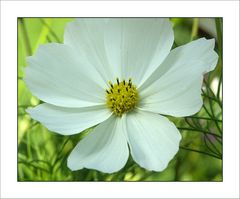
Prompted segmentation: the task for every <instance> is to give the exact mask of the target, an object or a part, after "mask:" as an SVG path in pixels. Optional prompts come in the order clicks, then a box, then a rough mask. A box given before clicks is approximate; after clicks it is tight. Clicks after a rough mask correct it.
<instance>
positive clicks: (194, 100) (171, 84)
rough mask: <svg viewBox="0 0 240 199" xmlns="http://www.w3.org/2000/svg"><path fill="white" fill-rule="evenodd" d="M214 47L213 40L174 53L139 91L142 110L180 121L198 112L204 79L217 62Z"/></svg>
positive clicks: (195, 43)
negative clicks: (171, 116)
mask: <svg viewBox="0 0 240 199" xmlns="http://www.w3.org/2000/svg"><path fill="white" fill-rule="evenodd" d="M214 43H215V42H214V39H211V40H206V39H205V38H202V39H198V40H196V41H193V42H190V43H189V44H187V45H184V46H181V47H178V48H175V49H174V50H172V51H171V52H170V54H169V55H168V57H167V58H166V59H165V61H164V62H163V63H162V64H161V65H160V67H159V68H158V69H157V70H156V72H155V73H154V74H153V75H152V76H151V77H150V78H149V79H148V80H147V81H146V82H145V83H144V85H143V86H142V87H141V88H139V92H140V96H141V99H142V101H141V103H140V104H139V108H140V109H142V110H147V111H152V112H156V113H161V114H167V115H173V116H179V117H182V116H188V115H192V114H194V113H196V112H198V111H199V110H200V108H201V106H202V98H201V86H202V79H203V75H204V74H205V73H207V72H209V71H211V70H213V69H214V68H215V66H216V64H217V60H218V55H217V53H216V52H215V51H214V50H213V49H214Z"/></svg>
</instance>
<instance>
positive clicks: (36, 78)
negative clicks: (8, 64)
mask: <svg viewBox="0 0 240 199" xmlns="http://www.w3.org/2000/svg"><path fill="white" fill-rule="evenodd" d="M173 41H174V36H173V30H172V25H171V23H170V22H169V20H168V19H160V18H158V19H153V18H149V19H147V18H146V19H143V18H137V19H134V18H128V19H117V18H115V19H108V20H106V19H77V20H76V21H74V22H72V23H69V24H68V25H67V27H66V29H65V35H64V44H57V43H50V44H46V45H42V46H40V47H39V49H38V50H37V52H36V54H35V55H34V56H32V57H28V60H27V61H28V64H29V67H27V68H26V70H25V82H26V84H27V86H28V87H29V89H30V90H31V91H32V93H33V94H34V95H35V96H37V97H38V98H39V99H41V100H42V101H44V102H46V103H43V104H40V105H38V106H37V107H35V108H33V109H28V110H27V111H28V113H29V114H30V115H31V117H32V118H34V119H35V120H37V121H40V122H41V123H42V124H43V125H45V126H46V127H47V128H48V129H49V130H51V131H54V132H57V133H59V134H62V135H72V134H76V133H79V132H81V131H83V130H85V129H87V128H89V127H92V126H95V125H97V124H99V125H98V126H97V127H96V128H94V130H93V131H92V132H91V133H89V134H88V135H87V136H86V137H85V138H84V139H83V140H81V141H80V142H79V143H78V145H77V146H76V147H75V148H74V150H73V151H72V152H71V154H70V156H69V157H68V167H69V168H70V169H71V170H78V169H82V168H84V167H85V168H90V169H97V170H100V171H102V172H106V173H112V172H116V171H118V170H120V169H121V168H122V167H123V166H124V165H125V163H126V162H127V160H128V156H129V151H130V153H131V155H132V157H133V159H134V160H135V161H136V162H137V163H138V164H139V165H140V166H141V167H144V168H146V169H148V170H154V171H162V170H163V169H165V168H166V167H167V165H168V163H169V161H170V160H171V159H172V158H173V157H174V155H175V154H176V153H177V151H178V149H179V142H180V139H181V135H180V133H179V131H178V129H177V128H176V127H175V125H174V124H173V123H172V122H170V121H169V120H168V119H167V118H166V117H164V116H162V115H161V114H164V115H171V116H176V117H182V116H188V115H192V114H194V113H196V112H198V111H199V110H200V108H201V106H202V103H203V102H202V98H201V85H202V80H203V75H204V74H205V73H207V72H209V71H211V70H213V69H214V68H215V66H216V63H217V59H218V56H217V54H216V53H215V51H214V50H213V49H214V43H215V42H214V39H210V40H207V39H205V38H201V39H198V40H196V41H193V42H190V43H188V44H186V45H183V46H180V47H177V48H175V49H173V50H171V47H172V44H173ZM128 146H129V148H130V149H129V148H128Z"/></svg>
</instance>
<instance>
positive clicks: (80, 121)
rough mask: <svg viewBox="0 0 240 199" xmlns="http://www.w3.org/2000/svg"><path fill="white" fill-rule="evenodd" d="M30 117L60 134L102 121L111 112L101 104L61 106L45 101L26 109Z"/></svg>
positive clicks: (78, 131) (74, 132)
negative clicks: (79, 106) (81, 106)
mask: <svg viewBox="0 0 240 199" xmlns="http://www.w3.org/2000/svg"><path fill="white" fill-rule="evenodd" d="M27 112H28V113H29V114H30V115H31V117H32V118H33V119H35V120H37V121H39V122H41V123H42V124H43V125H44V126H46V127H47V128H48V129H49V130H51V131H54V132H56V133H59V134H62V135H72V134H76V133H80V132H82V131H83V130H85V129H87V128H89V127H92V126H94V125H96V124H99V123H101V122H103V121H104V120H106V119H108V118H109V117H110V116H111V114H112V113H111V112H110V111H109V110H108V109H107V108H106V107H105V106H103V105H99V106H93V107H85V108H63V107H58V106H53V105H50V104H47V103H44V104H40V105H38V106H37V107H35V108H29V109H27Z"/></svg>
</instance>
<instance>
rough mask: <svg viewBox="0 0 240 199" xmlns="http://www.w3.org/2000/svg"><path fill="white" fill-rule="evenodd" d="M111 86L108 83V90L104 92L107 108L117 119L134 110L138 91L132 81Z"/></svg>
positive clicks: (137, 99)
mask: <svg viewBox="0 0 240 199" xmlns="http://www.w3.org/2000/svg"><path fill="white" fill-rule="evenodd" d="M116 80H117V83H116V84H112V83H111V82H109V85H110V88H109V89H107V90H106V100H107V101H106V103H107V106H108V107H109V108H110V109H111V110H112V111H113V112H114V113H115V114H116V115H117V116H119V117H121V116H122V114H124V113H127V112H129V111H131V110H132V109H134V108H135V107H136V105H137V103H138V101H139V98H138V91H137V88H136V86H135V85H134V84H132V80H131V79H129V80H128V82H126V81H125V80H123V81H121V82H120V81H119V78H116Z"/></svg>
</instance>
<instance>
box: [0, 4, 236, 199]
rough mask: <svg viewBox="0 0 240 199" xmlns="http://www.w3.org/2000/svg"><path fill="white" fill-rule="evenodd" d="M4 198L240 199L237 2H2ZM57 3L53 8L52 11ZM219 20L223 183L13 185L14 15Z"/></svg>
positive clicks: (16, 183)
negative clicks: (221, 36)
mask: <svg viewBox="0 0 240 199" xmlns="http://www.w3.org/2000/svg"><path fill="white" fill-rule="evenodd" d="M1 4H2V5H1V6H2V7H1V50H2V51H1V72H2V73H1V103H2V104H1V120H2V121H1V140H0V141H1V186H2V187H1V189H2V190H1V197H2V198H93V197H95V198H113V197H118V198H124V197H128V198H130V197H135V198H156V197H157V198H160V197H162V198H195V197H199V198H239V112H238V110H239V10H238V8H239V2H238V1H209V2H206V1H202V2H200V1H194V2H193V1H182V2H181V1H166V2H164V1H161V2H157V1H147V2H145V1H139V2H137V1H134V2H133V1H130V2H126V1H124V2H120V1H115V2H110V1H105V2H100V1H95V2H94V1H89V2H84V1H82V2H77V1H72V2H70V1H59V2H57V1H55V2H53V1H52V2H46V1H44V2H40V1H34V2H30V1H29V2H27V1H25V2H24V1H22V2H20V1H4V2H1ZM56 4H57V9H56ZM30 16H32V17H40V16H41V17H67V16H69V17H90V16H91V17H100V16H101V17H108V16H109V17H122V16H124V17H136V16H137V17H168V16H171V17H223V18H224V19H223V20H224V22H223V25H224V30H223V34H224V39H223V46H224V48H223V54H224V56H223V58H224V64H223V66H224V74H223V76H224V77H223V78H224V85H223V90H224V102H223V104H224V129H223V132H224V148H223V150H224V161H223V168H224V171H223V182H216V183H215V182H193V183H191V182H146V183H144V182H134V183H131V182H127V183H124V182H113V183H109V182H97V183H93V182H32V183H31V182H17V169H16V168H17V162H16V161H17V158H16V156H17V154H16V152H17V145H16V143H17V108H16V105H17V86H16V85H17V78H16V77H17V17H30Z"/></svg>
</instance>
